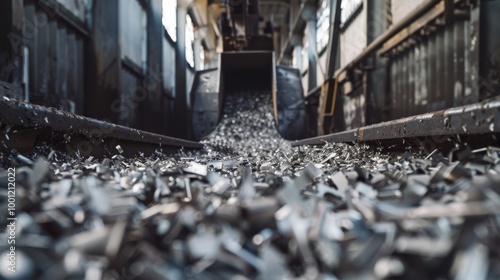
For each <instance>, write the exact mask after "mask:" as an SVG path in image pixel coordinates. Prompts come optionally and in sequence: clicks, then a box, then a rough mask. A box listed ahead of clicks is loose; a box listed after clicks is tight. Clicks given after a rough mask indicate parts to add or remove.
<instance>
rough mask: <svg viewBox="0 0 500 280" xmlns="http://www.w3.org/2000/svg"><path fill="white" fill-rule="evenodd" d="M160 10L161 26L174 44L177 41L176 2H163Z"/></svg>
mask: <svg viewBox="0 0 500 280" xmlns="http://www.w3.org/2000/svg"><path fill="white" fill-rule="evenodd" d="M162 10H163V17H162V22H163V26H164V27H165V29H166V30H167V33H168V36H170V38H171V39H172V40H173V41H174V42H175V41H176V40H177V34H176V29H177V19H176V17H177V0H163V3H162Z"/></svg>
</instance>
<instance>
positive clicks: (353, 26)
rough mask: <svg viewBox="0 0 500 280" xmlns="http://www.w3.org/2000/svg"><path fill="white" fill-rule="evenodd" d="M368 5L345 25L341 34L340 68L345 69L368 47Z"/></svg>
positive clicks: (363, 6) (353, 15)
mask: <svg viewBox="0 0 500 280" xmlns="http://www.w3.org/2000/svg"><path fill="white" fill-rule="evenodd" d="M365 7H366V5H362V6H361V7H360V9H361V11H357V12H355V13H354V14H352V15H351V17H349V18H348V19H347V21H346V22H344V23H343V27H342V30H341V34H340V67H341V68H342V67H344V66H345V65H347V64H348V63H349V62H351V61H352V60H353V59H354V58H356V57H357V56H358V55H359V54H360V53H361V52H362V51H363V49H364V48H365V47H366V42H367V33H366V28H367V12H366V8H365Z"/></svg>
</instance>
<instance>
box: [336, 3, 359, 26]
mask: <svg viewBox="0 0 500 280" xmlns="http://www.w3.org/2000/svg"><path fill="white" fill-rule="evenodd" d="M362 4H363V0H344V1H342V4H341V9H342V12H341V13H340V19H341V22H342V23H344V22H346V21H347V20H348V19H349V18H350V17H351V15H352V14H354V12H356V10H357V9H358V7H359V6H361V5H362Z"/></svg>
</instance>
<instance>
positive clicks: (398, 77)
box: [388, 1, 479, 119]
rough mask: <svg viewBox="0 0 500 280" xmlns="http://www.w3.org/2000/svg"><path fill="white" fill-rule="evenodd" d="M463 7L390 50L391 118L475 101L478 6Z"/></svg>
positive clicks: (397, 2) (476, 97)
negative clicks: (459, 12) (446, 20)
mask: <svg viewBox="0 0 500 280" xmlns="http://www.w3.org/2000/svg"><path fill="white" fill-rule="evenodd" d="M393 2H395V3H394V5H396V4H397V5H399V6H401V7H403V6H404V5H403V4H401V2H404V3H406V1H393ZM394 8H396V6H395V7H394ZM401 9H402V8H399V10H401ZM405 10H406V8H405ZM467 12H468V14H469V17H468V19H467V18H456V19H455V20H453V21H452V22H449V23H447V24H446V25H444V26H438V27H437V28H436V29H435V30H434V31H433V32H430V34H427V35H426V36H421V37H418V40H412V41H411V42H412V43H411V44H408V45H407V47H406V48H404V49H402V50H401V51H398V52H397V53H395V54H392V55H391V56H390V58H389V59H390V70H389V71H390V72H389V73H388V75H389V77H390V84H389V89H390V95H391V104H390V108H389V111H390V112H391V119H396V118H401V117H407V116H411V115H415V114H422V113H427V112H434V111H438V110H442V109H446V108H450V107H454V106H460V105H465V104H471V103H474V102H477V101H478V98H479V97H478V90H477V81H478V75H479V60H478V56H479V46H478V44H477V43H475V42H478V36H479V34H478V32H477V31H478V30H479V29H478V27H479V25H478V24H479V9H478V8H473V7H472V6H469V7H468V8H467ZM401 13H403V12H401ZM403 14H404V13H403Z"/></svg>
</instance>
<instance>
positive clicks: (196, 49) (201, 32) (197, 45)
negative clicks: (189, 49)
mask: <svg viewBox="0 0 500 280" xmlns="http://www.w3.org/2000/svg"><path fill="white" fill-rule="evenodd" d="M207 31H208V29H207V27H206V26H200V27H198V28H197V29H196V31H195V33H194V44H193V53H194V69H195V70H196V71H199V70H203V69H204V68H205V67H204V65H203V67H202V66H201V65H202V64H201V63H202V61H201V57H200V53H201V52H202V51H203V46H202V44H201V43H202V42H203V39H204V38H205V37H206V36H207Z"/></svg>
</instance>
